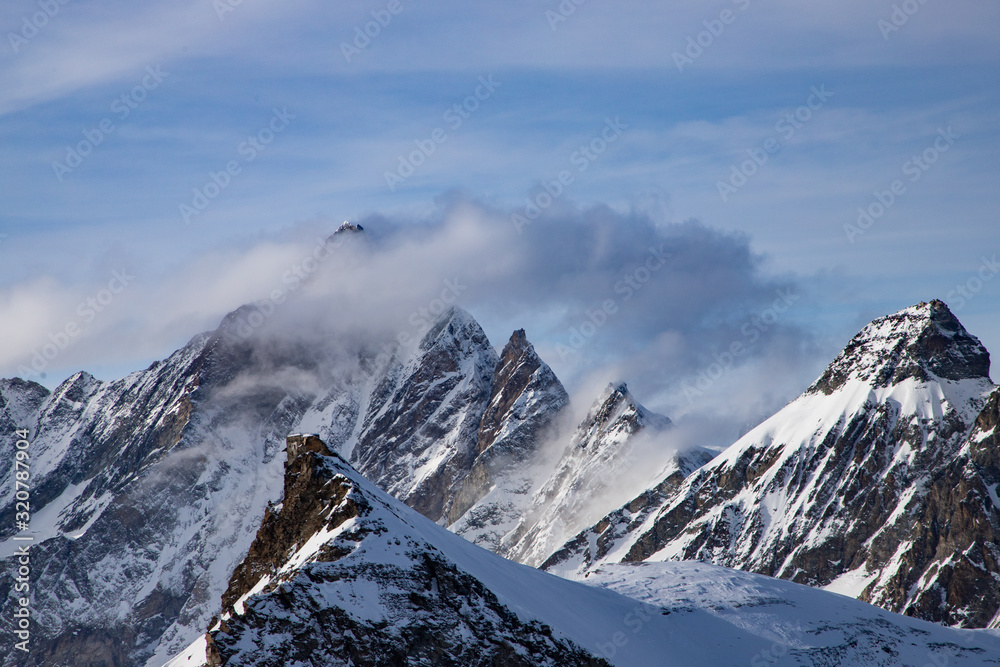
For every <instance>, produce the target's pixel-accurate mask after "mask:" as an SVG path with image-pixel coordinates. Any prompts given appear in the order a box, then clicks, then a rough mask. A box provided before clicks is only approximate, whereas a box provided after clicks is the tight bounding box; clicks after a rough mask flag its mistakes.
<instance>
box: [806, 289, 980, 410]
mask: <svg viewBox="0 0 1000 667" xmlns="http://www.w3.org/2000/svg"><path fill="white" fill-rule="evenodd" d="M989 372H990V355H989V352H987V351H986V348H984V347H983V346H982V344H981V343H980V342H979V340H978V339H977V338H976V337H975V336H973V335H971V334H970V333H969V332H968V331H966V330H965V327H963V326H962V323H961V322H959V321H958V318H956V317H955V316H954V315H953V314H952V312H951V311H950V310H949V309H948V306H947V305H945V303H944V302H943V301H938V300H934V301H931V302H930V303H921V304H919V305H917V306H914V307H913V308H907V309H906V310H901V311H900V312H898V313H895V314H893V315H888V316H886V317H880V318H878V319H877V320H875V321H874V322H872V323H871V324H869V325H868V326H867V327H865V328H864V330H862V331H861V332H860V333H858V335H857V336H855V337H854V338H852V339H851V341H850V342H849V343H848V344H847V346H846V347H845V348H844V350H843V351H842V352H841V353H840V354H839V355H838V356H837V358H836V359H834V360H833V362H832V363H831V364H830V365H829V366H828V367H827V369H826V371H824V372H823V374H822V375H821V376H820V377H819V379H817V380H816V382H815V383H813V385H812V386H811V387H809V389H808V390H807V392H817V391H819V392H823V393H824V394H831V393H833V392H834V391H836V390H837V389H839V388H841V387H842V386H844V384H845V383H846V382H847V381H848V380H851V379H853V380H858V381H862V382H865V383H867V384H868V385H869V386H871V387H872V388H883V387H889V386H892V385H896V384H899V383H901V382H903V381H904V380H906V379H909V378H912V379H915V380H918V381H920V382H926V381H928V380H929V379H930V378H932V377H937V378H942V379H945V380H953V381H959V380H967V379H972V380H977V379H981V378H988V377H989Z"/></svg>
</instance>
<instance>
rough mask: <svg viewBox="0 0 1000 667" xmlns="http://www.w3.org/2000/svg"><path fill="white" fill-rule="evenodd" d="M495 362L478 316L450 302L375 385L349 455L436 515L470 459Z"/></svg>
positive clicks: (411, 502) (364, 469)
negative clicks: (410, 351) (413, 349)
mask: <svg viewBox="0 0 1000 667" xmlns="http://www.w3.org/2000/svg"><path fill="white" fill-rule="evenodd" d="M497 361H498V359H497V354H496V351H495V350H494V349H493V346H492V345H490V341H489V339H487V337H486V334H485V333H483V330H482V328H481V327H480V326H479V323H478V322H476V321H475V320H474V319H473V318H472V316H471V315H469V314H468V313H467V312H465V311H464V310H462V309H460V308H455V309H452V310H451V311H450V312H449V314H448V315H446V316H445V317H443V318H442V319H441V320H440V321H439V322H438V324H437V325H436V326H435V327H433V328H432V329H431V330H430V331H428V332H427V334H426V335H425V336H424V338H423V340H422V341H421V342H420V345H419V347H418V349H417V351H416V353H414V354H413V356H412V357H411V358H410V359H409V360H406V361H403V362H395V363H393V364H391V365H390V367H389V369H388V371H387V372H386V373H385V375H384V376H383V377H382V378H381V379H380V381H379V382H378V383H377V384H376V386H375V389H374V391H373V392H372V394H371V398H370V399H369V401H368V407H367V410H366V412H365V415H364V417H363V419H362V422H361V432H360V435H359V436H358V439H357V444H356V445H354V447H353V448H352V454H351V456H350V460H351V461H352V462H353V464H354V465H355V466H356V467H357V469H358V470H359V471H360V472H361V473H362V474H363V475H365V476H366V477H367V478H368V479H370V480H372V481H374V482H375V483H376V484H378V485H379V486H380V487H382V488H383V489H385V490H386V491H388V492H389V493H391V494H392V495H393V496H395V497H396V498H399V499H400V500H402V501H403V502H405V503H406V504H408V505H410V506H411V507H413V508H415V509H417V510H418V511H419V512H421V513H422V514H424V515H425V516H427V517H430V518H431V519H432V520H434V521H437V520H439V519H441V518H442V517H443V516H444V515H445V513H446V512H447V510H448V508H449V506H450V504H451V499H452V498H453V496H454V494H455V491H456V489H457V487H458V485H459V484H460V483H461V482H462V480H463V479H464V477H465V475H466V474H468V471H469V469H470V467H471V466H472V462H473V460H474V458H475V455H476V452H475V447H476V442H477V434H478V432H479V428H480V421H481V419H482V416H483V412H484V411H485V408H486V401H487V399H488V397H489V396H490V390H491V386H492V383H493V370H494V369H495V368H496V365H497Z"/></svg>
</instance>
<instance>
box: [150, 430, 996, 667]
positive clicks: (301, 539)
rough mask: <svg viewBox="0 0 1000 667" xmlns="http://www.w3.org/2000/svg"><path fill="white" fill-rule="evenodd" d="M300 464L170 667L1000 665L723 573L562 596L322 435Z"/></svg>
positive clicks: (301, 452)
mask: <svg viewBox="0 0 1000 667" xmlns="http://www.w3.org/2000/svg"><path fill="white" fill-rule="evenodd" d="M287 457H288V458H287V463H286V465H285V483H284V493H285V495H284V497H283V499H282V503H281V504H280V505H279V506H276V507H275V508H273V509H269V511H268V513H267V515H266V516H265V518H264V520H263V522H262V524H261V527H260V530H259V531H258V533H257V537H256V539H255V541H254V544H253V546H252V547H251V548H250V551H249V553H248V555H247V557H246V559H245V560H244V561H243V562H242V563H241V564H240V566H239V567H238V568H237V570H236V572H235V573H234V574H233V577H232V579H231V581H230V585H229V588H228V590H227V591H226V593H225V596H224V598H223V603H224V613H223V615H222V617H221V618H220V619H219V620H218V621H216V622H213V624H212V628H211V630H210V631H209V632H208V633H207V634H206V635H205V636H204V637H203V638H201V639H199V640H197V641H195V642H194V643H193V644H192V645H191V646H189V647H188V649H187V650H186V651H184V652H182V653H181V654H179V655H178V656H176V658H174V659H173V660H171V661H170V662H169V663H168V664H167V666H166V667H198V666H199V665H204V664H210V665H212V666H213V667H216V666H218V667H221V666H226V667H235V666H236V665H241V666H243V665H260V666H263V665H276V664H284V665H289V664H323V665H331V666H334V665H344V666H347V665H357V666H362V665H370V666H375V665H396V666H403V665H414V666H415V665H445V666H447V665H455V666H456V667H457V666H459V665H461V666H463V667H465V666H477V665H484V666H485V665H504V666H507V665H511V666H515V667H516V666H518V665H525V666H528V665H531V666H534V665H609V664H613V665H619V666H629V667H640V666H641V667H645V666H646V665H654V664H655V665H664V666H667V667H669V666H672V665H678V666H681V665H683V666H684V667H697V666H701V665H706V666H707V665H723V664H725V665H729V664H747V663H749V664H771V663H773V662H775V661H777V660H780V661H781V663H780V664H793V665H816V664H839V665H885V666H889V665H898V664H922V662H931V663H933V664H949V665H984V664H990V663H991V662H993V659H995V656H996V655H998V654H1000V634H997V633H989V632H988V631H959V630H954V629H950V628H943V627H940V626H934V625H931V624H929V623H926V622H923V621H919V620H914V619H906V618H904V617H901V616H897V615H894V614H891V613H889V612H885V611H882V610H879V609H876V608H874V607H870V606H868V605H865V604H863V603H860V602H857V601H854V600H849V599H847V598H843V597H840V596H835V595H833V594H831V593H827V592H824V591H819V590H815V589H810V588H807V587H804V586H799V585H796V584H792V583H788V582H781V581H777V580H773V579H769V578H767V577H762V576H759V575H752V574H748V573H740V572H736V571H733V570H726V569H724V568H719V567H714V566H708V565H701V564H694V563H682V564H666V563H652V564H645V563H644V564H640V565H609V566H606V567H604V568H602V569H601V570H599V571H597V572H595V573H594V574H593V576H592V577H591V578H590V579H589V580H588V583H589V584H590V585H583V584H581V583H576V582H571V581H567V580H564V579H560V578H558V577H554V576H551V575H548V574H546V573H544V572H541V571H539V570H535V569H532V568H528V567H525V566H522V565H518V564H516V563H513V562H511V561H508V560H505V559H503V558H500V557H499V556H496V555H495V554H492V553H489V552H487V551H485V550H482V549H480V548H479V547H477V546H475V545H473V544H471V543H469V542H467V541H465V540H463V539H461V538H459V537H457V536H455V535H454V534H452V533H449V532H448V531H446V530H444V529H443V528H441V527H439V526H436V525H434V524H432V523H431V522H430V521H428V520H427V519H426V517H423V516H420V515H419V514H417V513H415V512H413V511H412V510H411V509H410V508H407V507H405V506H403V505H402V504H400V503H399V502H398V501H396V500H395V499H393V498H390V497H389V496H388V495H386V494H385V493H383V492H382V491H380V490H379V489H377V488H375V487H374V486H373V485H371V484H370V483H369V482H368V481H367V480H365V479H363V478H362V477H361V476H360V475H358V474H357V472H356V471H354V470H353V469H351V467H350V466H349V465H348V464H347V462H346V461H344V460H343V459H342V458H340V457H339V456H337V455H336V454H333V453H332V452H330V451H329V450H328V449H327V448H326V446H325V445H324V443H323V442H322V441H321V440H320V439H319V438H316V437H315V436H310V435H294V436H290V437H289V438H288V448H287ZM749 609H752V610H753V611H752V613H748V611H747V610H749ZM588 649H589V650H588ZM990 656H993V658H991V657H990Z"/></svg>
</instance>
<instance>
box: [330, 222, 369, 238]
mask: <svg viewBox="0 0 1000 667" xmlns="http://www.w3.org/2000/svg"><path fill="white" fill-rule="evenodd" d="M364 231H365V228H364V227H362V226H361V225H355V224H354V223H353V222H348V221H347V220H344V224H342V225H341V226H340V227H337V231H335V232H334V233H333V236H336V235H337V234H357V233H359V232H364Z"/></svg>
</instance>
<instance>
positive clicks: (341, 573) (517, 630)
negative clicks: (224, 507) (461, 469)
mask: <svg viewBox="0 0 1000 667" xmlns="http://www.w3.org/2000/svg"><path fill="white" fill-rule="evenodd" d="M288 457H289V459H288V463H287V464H286V479H285V491H286V495H285V497H284V500H283V502H282V504H281V507H280V509H279V510H278V511H277V512H276V513H269V514H268V516H267V517H266V518H265V520H264V522H263V524H262V526H261V528H260V531H259V532H258V534H257V539H256V540H255V542H254V544H253V546H252V547H251V549H250V553H249V555H248V556H247V559H246V560H245V561H244V562H243V563H242V564H241V565H240V566H239V568H238V569H237V571H236V573H235V574H234V575H233V578H232V581H231V584H230V587H229V590H227V591H226V594H225V597H224V605H225V607H226V610H227V613H226V614H224V615H223V618H222V620H221V621H220V622H219V623H218V624H217V626H216V627H215V628H214V629H213V630H212V631H211V632H210V633H209V640H208V655H209V657H210V660H211V664H213V665H261V666H263V665H276V664H296V663H298V662H302V663H308V664H323V665H370V666H372V667H374V666H376V665H399V666H403V665H419V664H434V665H455V666H456V667H458V666H459V665H463V666H464V665H472V666H480V665H481V666H484V667H485V666H487V665H489V666H494V665H511V666H513V667H521V666H523V667H533V666H535V665H549V666H553V667H554V666H557V665H592V666H594V667H596V666H598V665H607V664H608V663H606V662H605V661H604V660H602V659H600V658H597V657H595V656H593V655H591V654H589V653H587V652H586V651H584V650H583V649H581V648H580V647H579V646H576V645H575V644H573V643H572V642H571V641H569V640H567V639H564V638H560V637H559V636H558V633H557V632H554V631H553V629H552V628H550V627H548V626H547V625H545V624H544V623H543V622H541V621H540V620H523V619H522V618H521V617H519V615H518V614H515V613H514V612H513V611H511V610H510V609H509V608H508V607H507V606H505V605H504V604H503V603H502V602H501V601H500V600H499V599H498V598H497V595H496V594H495V593H494V592H493V591H492V590H490V588H489V587H488V586H487V585H485V584H484V583H483V582H482V581H480V580H479V579H477V578H476V577H475V576H474V575H472V574H470V573H469V572H468V571H466V570H465V569H464V568H463V567H462V566H461V565H460V564H459V563H456V562H455V561H454V560H452V558H451V557H449V552H448V545H447V544H434V543H433V542H429V541H428V538H431V539H433V536H434V535H435V533H434V529H435V528H436V527H435V526H426V525H425V526H421V525H420V524H421V522H423V523H425V524H426V523H427V520H426V519H424V518H423V517H418V516H415V515H412V514H407V513H405V512H403V511H402V510H403V508H402V507H400V506H398V505H395V501H393V500H391V499H389V498H388V497H387V496H384V495H381V494H379V493H378V492H376V491H375V489H374V488H373V487H370V486H366V484H365V483H364V482H363V480H361V479H360V478H358V476H357V473H355V472H354V471H353V470H351V468H350V467H349V466H348V465H346V462H344V461H343V459H340V458H339V457H335V456H331V455H330V454H329V452H328V451H326V448H325V446H324V445H323V444H322V442H321V441H319V440H318V439H317V438H313V437H304V436H298V437H293V438H290V439H289V446H288ZM438 530H440V529H438ZM427 531H429V532H427ZM436 535H437V537H441V536H442V535H444V536H446V539H447V537H450V536H449V535H448V534H447V533H445V532H444V531H443V530H440V532H439V533H437V534H436ZM463 548H465V549H470V548H471V549H474V547H471V545H469V546H465V547H463ZM482 555H483V556H487V555H486V554H485V553H483V554H482ZM492 558H496V557H492ZM498 560H499V559H498ZM515 567H516V566H515ZM526 611H527V610H524V609H522V610H521V614H524V613H525V612H526ZM528 613H529V614H530V612H528Z"/></svg>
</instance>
